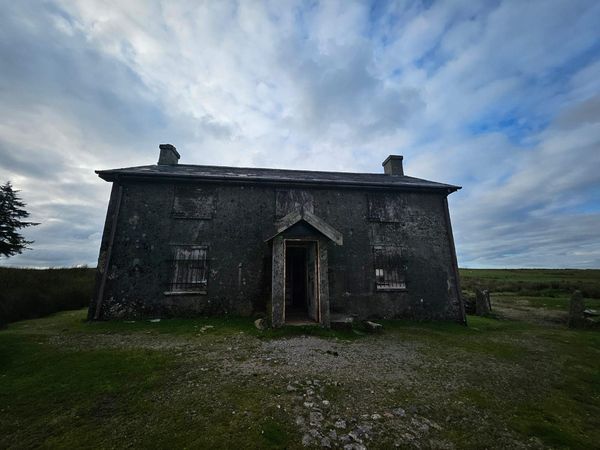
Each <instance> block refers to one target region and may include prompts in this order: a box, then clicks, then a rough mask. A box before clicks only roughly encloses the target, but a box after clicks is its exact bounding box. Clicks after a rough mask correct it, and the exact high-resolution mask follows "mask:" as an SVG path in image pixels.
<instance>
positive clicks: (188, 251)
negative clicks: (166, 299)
mask: <svg viewBox="0 0 600 450" xmlns="http://www.w3.org/2000/svg"><path fill="white" fill-rule="evenodd" d="M207 251H208V248H207V247H206V246H198V245H178V246H175V247H174V248H173V277H172V279H171V283H170V286H169V292H194V293H199V292H202V291H204V290H205V289H206V284H207V278H208V258H207Z"/></svg>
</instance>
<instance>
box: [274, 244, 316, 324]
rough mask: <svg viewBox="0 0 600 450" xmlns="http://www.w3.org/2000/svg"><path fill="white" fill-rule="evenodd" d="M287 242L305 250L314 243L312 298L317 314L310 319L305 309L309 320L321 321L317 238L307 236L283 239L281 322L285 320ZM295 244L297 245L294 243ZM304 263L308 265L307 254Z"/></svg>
mask: <svg viewBox="0 0 600 450" xmlns="http://www.w3.org/2000/svg"><path fill="white" fill-rule="evenodd" d="M288 244H292V247H294V246H296V247H304V248H306V249H307V251H310V250H308V249H309V246H311V245H314V252H315V268H314V277H315V287H314V292H313V295H314V299H315V302H316V306H317V307H316V310H317V314H316V316H317V317H316V319H312V318H311V317H310V312H309V311H307V312H308V313H309V318H310V319H311V320H314V322H315V323H321V295H320V293H321V289H320V281H321V280H320V276H319V255H320V252H319V244H320V242H319V239H316V238H314V239H307V238H284V239H283V258H284V259H283V261H284V263H283V283H284V288H283V322H284V323H285V322H286V312H285V301H286V296H285V295H286V288H285V283H286V279H287V273H286V271H287V249H288ZM294 244H297V245H294ZM305 263H306V265H307V266H308V254H307V256H306V262H305ZM306 277H307V280H306V284H307V286H306V290H307V292H306V294H307V295H308V267H307V270H306Z"/></svg>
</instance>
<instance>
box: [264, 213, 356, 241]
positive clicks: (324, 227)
mask: <svg viewBox="0 0 600 450" xmlns="http://www.w3.org/2000/svg"><path fill="white" fill-rule="evenodd" d="M301 221H304V222H306V223H308V224H309V225H310V226H311V227H313V228H314V229H316V230H317V231H318V232H319V233H321V234H322V235H323V236H325V237H326V238H328V239H330V240H332V241H333V242H335V243H336V244H337V245H343V244H344V237H343V236H342V233H340V232H339V231H337V230H336V229H335V228H333V227H332V226H331V225H329V224H328V223H327V222H325V221H324V220H323V219H321V218H320V217H318V216H316V215H314V214H313V213H311V212H309V211H306V210H304V209H301V210H297V211H293V212H291V213H289V214H288V215H287V216H285V217H283V218H281V219H280V220H279V221H278V222H276V223H275V234H273V235H272V236H270V237H269V238H268V239H265V242H269V241H270V240H271V239H273V238H275V237H276V236H279V235H280V234H281V233H283V232H284V231H285V230H288V229H289V228H291V227H293V226H294V225H296V224H297V223H299V222H301Z"/></svg>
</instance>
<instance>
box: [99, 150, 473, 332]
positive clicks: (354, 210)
mask: <svg viewBox="0 0 600 450" xmlns="http://www.w3.org/2000/svg"><path fill="white" fill-rule="evenodd" d="M178 160H179V154H178V153H177V151H176V149H175V147H173V146H171V145H168V144H166V145H161V146H160V158H159V161H158V164H156V165H151V166H141V167H132V168H126V169H115V170H103V171H98V172H97V173H98V175H99V176H100V177H101V178H102V179H104V180H106V181H110V182H112V183H113V188H112V193H111V197H110V202H109V206H108V213H107V218H106V223H105V227H104V234H103V237H102V244H101V248H100V256H99V259H98V271H97V281H96V289H95V295H94V298H93V300H92V303H91V305H90V310H89V315H90V318H92V319H112V318H139V317H170V316H177V317H184V316H194V315H207V314H236V315H252V314H258V313H264V314H265V315H266V317H267V318H268V319H269V321H270V322H271V324H272V325H273V326H280V325H282V324H284V323H286V322H293V321H298V320H301V321H314V322H318V323H320V324H322V325H323V326H329V323H330V320H331V317H332V316H335V315H346V316H354V317H357V318H360V319H366V318H394V317H404V318H414V319H424V320H430V319H431V320H451V321H456V322H464V320H465V315H464V308H463V305H462V303H461V299H460V295H459V292H460V286H459V280H458V269H457V263H456V255H455V251H454V242H453V237H452V229H451V226H450V217H449V214H448V203H447V196H448V194H450V193H452V192H454V191H456V190H457V189H459V187H457V186H452V185H447V184H441V183H434V182H431V181H426V180H421V179H417V178H412V177H408V176H405V175H404V173H403V169H402V157H401V156H390V157H389V158H388V159H387V160H386V161H385V162H384V164H383V166H384V169H385V170H384V172H385V173H384V174H356V173H339V172H313V171H296V170H276V169H252V168H232V167H214V166H193V165H183V164H178Z"/></svg>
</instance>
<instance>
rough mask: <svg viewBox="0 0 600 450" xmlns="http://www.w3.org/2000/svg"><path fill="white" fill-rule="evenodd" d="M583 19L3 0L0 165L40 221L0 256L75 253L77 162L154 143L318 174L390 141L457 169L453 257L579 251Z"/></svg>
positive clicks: (592, 132)
mask: <svg viewBox="0 0 600 450" xmlns="http://www.w3.org/2000/svg"><path fill="white" fill-rule="evenodd" d="M598 22H600V6H599V5H598V4H596V3H595V2H593V1H566V0H564V1H560V0H557V1H550V2H548V1H531V2H526V3H523V2H513V1H510V0H506V1H499V2H494V3H492V2H489V3H488V2H483V3H479V4H473V3H472V2H466V1H451V2H432V3H431V4H427V3H422V2H411V1H405V2H389V3H381V2H375V3H373V4H368V3H365V2H362V1H356V2H349V1H337V2H336V1H326V2H314V3H306V2H301V1H297V2H295V1H290V2H285V3H283V4H282V3H281V2H279V1H272V2H235V1H231V2H226V1H222V2H183V1H164V2H161V1H127V2H100V1H82V2H75V3H73V2H64V1H57V2H55V3H54V2H49V3H46V4H44V7H40V6H39V5H38V4H35V3H33V2H32V3H29V2H14V3H12V4H9V5H8V6H7V7H6V8H5V10H4V11H3V15H2V17H1V18H0V57H1V58H2V61H3V71H2V72H0V113H1V114H2V115H3V117H4V118H5V119H4V120H3V121H2V123H1V124H0V170H2V174H3V175H4V174H6V175H4V176H5V177H7V178H9V179H11V180H12V181H13V183H14V184H15V185H17V187H18V188H20V189H22V190H23V193H22V194H23V197H24V198H25V199H26V201H27V202H28V203H29V205H30V209H31V210H32V212H33V215H34V219H35V220H38V221H41V222H42V223H43V224H44V225H42V226H40V227H37V228H36V229H31V230H30V231H28V234H30V235H31V237H32V238H34V239H35V240H36V244H35V246H34V248H35V250H33V251H29V252H27V253H26V254H24V255H22V256H19V257H15V258H13V259H11V260H10V262H11V263H14V264H37V265H44V266H47V265H53V264H77V263H88V264H93V263H94V259H95V257H96V255H97V250H98V249H97V247H98V246H97V240H98V238H99V235H98V233H99V232H100V230H101V227H102V224H103V216H104V212H105V208H106V203H107V197H108V186H107V185H106V184H105V183H104V182H102V181H101V180H98V179H97V178H96V177H95V176H94V175H93V173H92V171H93V169H97V168H108V167H123V166H130V165H141V164H148V163H152V162H154V161H155V160H156V153H157V152H156V146H157V144H159V143H161V142H172V143H174V144H176V145H177V147H178V148H179V150H180V152H181V153H182V157H183V162H187V163H200V164H202V163H207V164H222V165H251V166H268V167H286V168H308V169H320V170H355V171H381V166H380V164H381V161H382V160H383V159H384V158H385V156H387V155H388V154H390V153H402V154H404V155H405V163H406V169H407V173H409V174H410V175H414V176H421V177H425V178H431V179H435V180H438V181H443V182H452V183H456V184H462V185H464V189H463V191H461V192H459V193H457V194H454V195H453V196H452V197H451V206H452V211H451V212H452V216H453V219H454V229H455V232H456V234H457V246H458V251H459V256H460V260H461V261H460V262H461V263H462V264H464V265H479V266H492V265H495V266H499V265H511V266H520V265H527V266H544V265H547V266H556V265H560V266H564V265H567V266H580V267H592V266H593V267H597V266H598V265H599V264H600V250H599V249H598V245H597V244H596V241H597V238H596V234H595V232H594V230H595V229H597V228H598V211H597V210H598V203H599V202H600V199H599V198H598V185H599V184H600V180H599V178H598V176H597V175H596V174H595V173H594V167H597V166H598V162H600V161H599V160H598V155H600V152H598V145H599V144H600V142H599V134H600V130H599V128H598V126H599V122H598V112H599V111H598V110H599V108H598V102H599V100H598V97H597V93H598V88H599V83H600V81H598V80H600V77H599V76H598V74H599V73H600V66H599V65H598V64H599V63H598V61H597V59H598V58H597V57H598V52H599V50H598V48H597V44H595V42H596V40H597V32H596V26H595V24H597V23H598ZM595 45H596V47H594V46H595ZM24 55H27V57H24ZM16 149H18V151H16ZM69 205H74V209H72V210H69V208H68V207H69ZM77 210H79V211H82V210H84V211H86V213H85V216H83V217H81V218H80V220H81V222H82V223H77V221H76V220H75V219H76V217H77V216H76V214H75V213H74V212H73V211H77ZM65 217H67V218H65ZM73 222H75V223H73ZM90 236H91V237H90Z"/></svg>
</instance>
